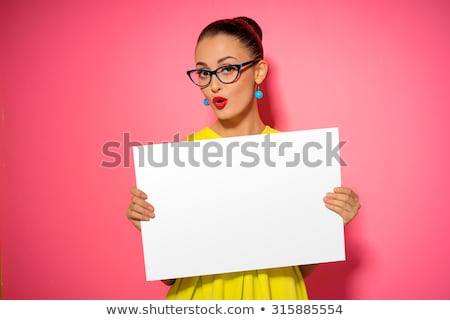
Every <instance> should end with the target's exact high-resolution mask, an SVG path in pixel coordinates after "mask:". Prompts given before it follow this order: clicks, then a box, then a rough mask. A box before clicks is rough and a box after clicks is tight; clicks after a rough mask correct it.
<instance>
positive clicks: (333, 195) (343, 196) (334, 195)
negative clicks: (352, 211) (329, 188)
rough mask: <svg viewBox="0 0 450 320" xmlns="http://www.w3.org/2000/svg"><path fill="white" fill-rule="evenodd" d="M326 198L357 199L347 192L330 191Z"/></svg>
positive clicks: (350, 200)
mask: <svg viewBox="0 0 450 320" xmlns="http://www.w3.org/2000/svg"><path fill="white" fill-rule="evenodd" d="M325 198H326V199H328V200H342V201H347V202H354V201H355V199H354V198H353V197H351V196H350V195H349V194H346V193H335V192H334V193H333V192H328V193H327V194H326V196H325Z"/></svg>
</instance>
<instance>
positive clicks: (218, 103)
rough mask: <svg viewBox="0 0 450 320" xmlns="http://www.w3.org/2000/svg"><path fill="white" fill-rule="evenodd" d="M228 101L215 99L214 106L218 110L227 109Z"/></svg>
mask: <svg viewBox="0 0 450 320" xmlns="http://www.w3.org/2000/svg"><path fill="white" fill-rule="evenodd" d="M227 101H228V100H227V99H226V98H224V97H214V99H213V104H214V106H215V107H216V108H217V109H223V108H225V105H226V104H227Z"/></svg>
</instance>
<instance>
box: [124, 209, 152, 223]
mask: <svg viewBox="0 0 450 320" xmlns="http://www.w3.org/2000/svg"><path fill="white" fill-rule="evenodd" d="M126 214H127V218H128V219H129V220H136V221H149V220H150V219H153V218H154V217H155V214H154V213H150V214H148V213H142V212H139V211H136V210H134V209H133V208H132V207H131V205H130V207H129V208H128V209H127V212H126Z"/></svg>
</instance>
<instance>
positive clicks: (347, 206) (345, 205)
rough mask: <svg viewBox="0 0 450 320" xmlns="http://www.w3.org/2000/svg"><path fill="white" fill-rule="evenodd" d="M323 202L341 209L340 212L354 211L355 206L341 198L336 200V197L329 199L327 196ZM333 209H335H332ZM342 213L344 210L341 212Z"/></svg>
mask: <svg viewBox="0 0 450 320" xmlns="http://www.w3.org/2000/svg"><path fill="white" fill-rule="evenodd" d="M324 201H325V204H327V205H328V206H332V207H333V208H336V209H341V210H340V212H342V210H344V211H346V212H348V213H352V212H354V211H356V208H355V207H354V206H353V205H352V204H350V203H349V202H347V201H343V200H338V199H329V198H324ZM333 211H335V210H333ZM342 213H344V212H342Z"/></svg>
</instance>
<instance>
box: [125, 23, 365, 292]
mask: <svg viewBox="0 0 450 320" xmlns="http://www.w3.org/2000/svg"><path fill="white" fill-rule="evenodd" d="M261 40H262V32H261V29H260V27H259V26H258V24H257V23H256V22H255V21H253V20H252V19H250V18H247V17H238V18H234V19H224V20H218V21H215V22H213V23H211V24H209V25H208V26H207V27H206V28H205V29H203V31H202V32H201V34H200V36H199V38H198V41H197V46H196V49H195V60H196V69H193V70H189V71H188V75H189V78H190V79H191V81H192V82H193V83H194V84H195V85H197V86H199V87H200V89H201V90H202V93H203V94H204V96H205V100H204V103H205V105H210V106H211V109H212V110H213V111H214V113H215V115H216V117H217V120H216V121H215V122H214V123H213V124H212V125H211V126H210V127H207V128H204V129H203V130H201V131H199V132H197V133H194V134H193V135H192V136H190V137H189V140H199V139H210V138H220V137H232V136H243V135H252V134H261V133H262V134H266V133H275V132H278V131H277V130H275V129H273V128H271V127H269V126H266V125H265V124H264V123H263V122H262V120H261V118H260V116H259V113H258V105H257V100H258V99H260V98H261V97H262V92H261V91H260V89H259V86H260V84H261V83H262V82H263V81H264V79H265V78H266V75H267V71H268V65H267V62H266V61H265V60H264V52H263V47H262V42H261ZM131 193H132V199H131V203H130V205H129V207H128V210H127V217H128V219H129V220H130V221H131V223H132V224H133V225H134V226H135V227H136V228H138V229H139V230H140V221H148V220H150V219H152V218H154V217H155V214H154V208H153V206H152V205H151V204H150V203H148V202H147V201H146V200H147V195H146V194H145V193H144V192H142V191H141V190H139V189H137V188H132V189H131ZM324 205H325V206H326V207H327V208H329V209H331V210H333V211H335V212H336V213H338V214H339V215H340V216H341V217H342V219H343V221H344V224H347V223H348V222H350V221H351V220H352V219H353V218H354V217H355V216H356V214H357V212H358V210H359V208H360V204H359V199H358V196H357V195H356V194H355V193H354V192H353V191H352V190H351V189H349V188H344V187H337V188H335V189H334V190H333V192H330V193H328V194H327V195H326V196H325V197H324ZM314 268H315V265H307V266H298V267H297V266H291V267H283V268H274V269H264V270H253V271H246V272H235V273H227V274H218V275H208V276H199V277H190V278H183V279H172V280H164V282H165V283H166V284H167V285H171V286H172V287H171V289H170V290H169V293H168V295H167V299H233V300H240V299H283V300H287V299H307V298H308V295H307V291H306V287H305V283H304V280H303V278H304V277H306V276H307V275H308V274H309V273H311V271H313V269H314Z"/></svg>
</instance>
